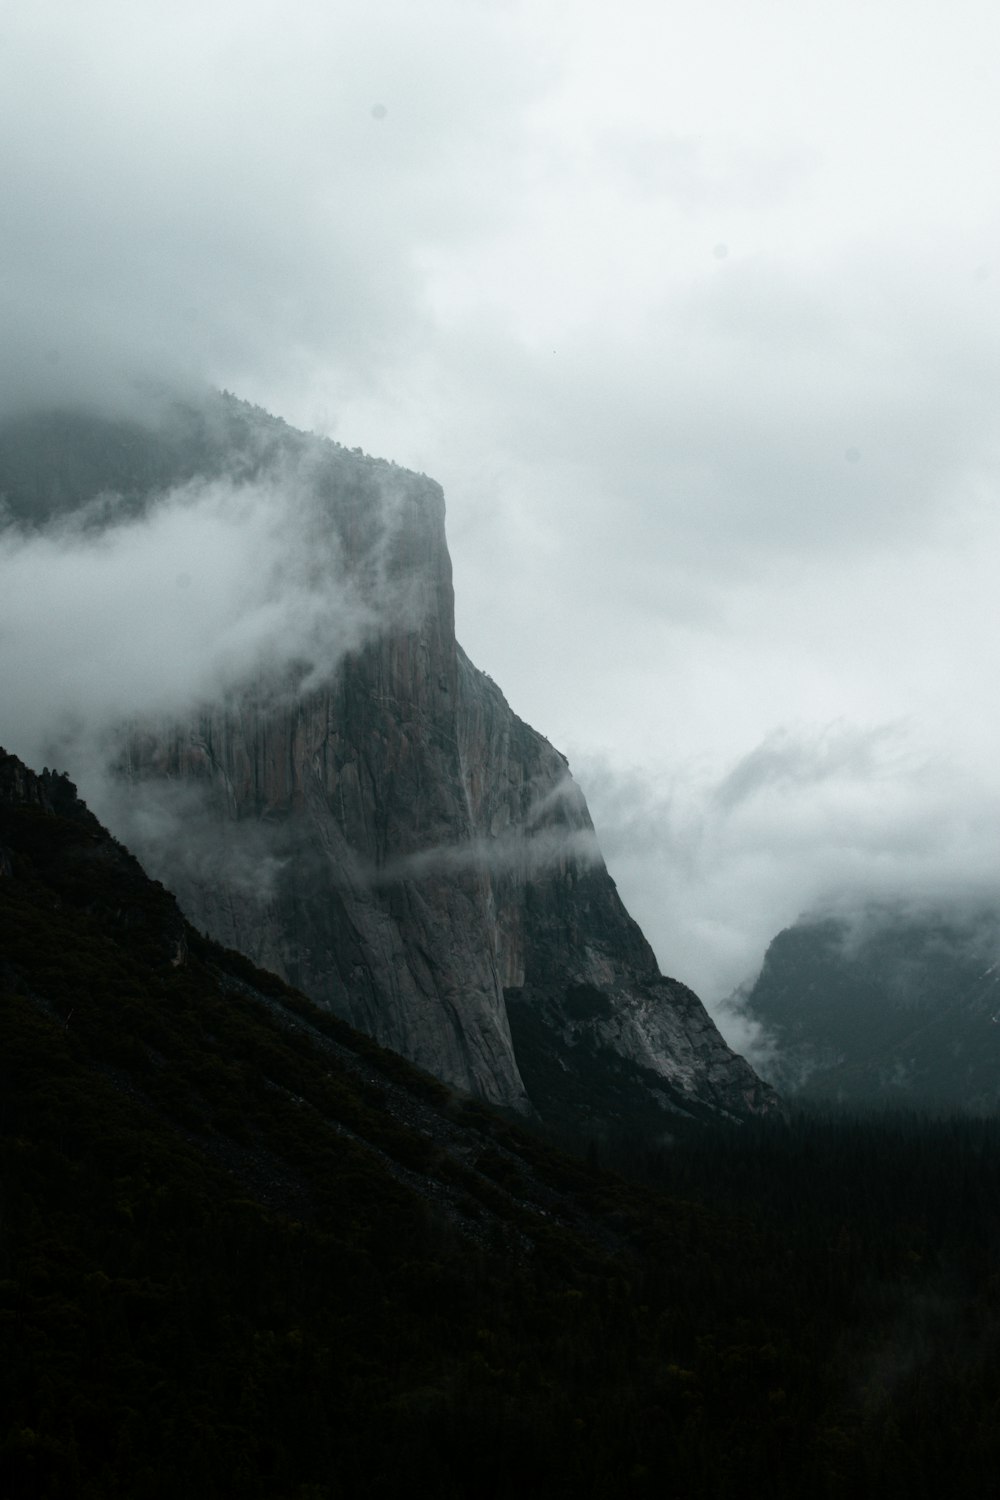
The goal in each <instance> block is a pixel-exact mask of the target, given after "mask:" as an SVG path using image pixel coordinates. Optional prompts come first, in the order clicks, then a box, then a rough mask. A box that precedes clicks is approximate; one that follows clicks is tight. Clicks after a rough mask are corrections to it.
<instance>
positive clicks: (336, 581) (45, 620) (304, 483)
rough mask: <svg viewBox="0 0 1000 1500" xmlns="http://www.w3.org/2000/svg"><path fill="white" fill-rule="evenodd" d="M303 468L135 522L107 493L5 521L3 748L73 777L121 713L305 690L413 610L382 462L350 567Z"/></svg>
mask: <svg viewBox="0 0 1000 1500" xmlns="http://www.w3.org/2000/svg"><path fill="white" fill-rule="evenodd" d="M313 461H314V460H313V459H312V457H311V456H307V457H306V458H304V459H303V460H301V461H300V462H298V463H292V462H291V461H286V462H283V463H280V464H278V466H277V467H272V468H271V470H270V471H269V472H267V473H265V474H264V475H262V476H260V477H259V478H257V479H255V480H244V481H238V480H235V479H225V478H222V479H217V480H212V481H204V482H202V481H198V482H193V483H191V484H188V485H185V486H182V487H180V488H178V489H174V490H171V491H170V492H168V493H167V494H165V495H163V496H161V497H160V498H159V499H158V500H157V501H156V502H155V503H154V504H153V505H152V506H151V508H150V509H149V510H148V511H146V512H145V513H144V514H142V515H139V516H135V515H129V514H122V515H117V514H116V512H115V507H114V503H113V502H109V503H110V507H111V508H110V515H108V514H105V513H104V511H102V509H101V507H100V506H98V512H97V513H98V516H99V517H100V520H101V524H94V522H95V512H94V508H93V507H91V508H90V509H89V510H85V511H84V512H83V513H81V514H79V515H73V516H70V517H68V518H66V519H64V520H62V521H61V522H58V523H53V524H52V525H50V526H49V527H48V528H46V529H44V530H41V531H37V530H35V531H32V530H24V529H22V528H20V527H18V526H15V525H13V524H10V525H8V526H7V528H6V529H5V530H2V531H0V679H2V681H3V683H4V693H3V696H2V699H0V742H2V743H4V744H5V745H6V746H7V748H9V749H10V750H12V751H15V752H16V753H18V754H20V755H21V756H23V757H24V758H25V759H26V760H28V761H29V762H30V763H33V764H40V763H41V762H42V761H45V762H48V763H53V762H58V763H59V764H60V765H63V766H68V768H69V769H70V770H71V771H73V773H74V775H76V774H80V773H81V768H82V767H93V766H95V765H96V763H97V762H98V761H99V759H100V756H101V754H102V747H103V746H104V745H105V743H106V742H107V741H109V740H113V738H114V736H115V732H116V729H117V726H119V725H120V724H121V723H122V722H123V721H124V720H133V719H140V720H141V719H143V718H147V717H151V716H170V715H179V714H182V713H184V712H185V711H187V710H189V709H191V708H192V707H194V706H195V705H197V704H198V703H202V702H206V701H212V700H218V699H219V698H220V697H221V696H222V695H224V694H225V693H226V692H227V691H229V690H231V689H232V688H234V687H236V686H239V685H241V684H245V683H246V682H247V681H249V680H252V681H255V682H257V683H263V684H266V683H269V682H270V683H274V682H278V683H280V684H283V690H285V691H298V692H304V691H307V690H308V689H309V688H310V687H312V686H314V685H315V684H316V683H318V682H319V681H321V680H325V679H326V678H327V677H328V676H329V675H330V674H332V673H333V672H335V671H336V669H337V666H338V665H339V663H340V662H341V661H342V660H343V658H344V656H345V655H347V654H348V653H349V652H351V651H354V650H356V649H357V648H358V647H359V646H360V645H361V644H362V643H363V642H364V641H365V640H366V639H369V638H370V637H371V636H373V635H374V634H376V633H377V632H379V631H381V630H384V629H387V628H391V627H399V626H400V625H405V624H408V623H412V622H413V621H414V620H416V619H417V618H418V617H419V615H420V613H421V611H422V609H423V605H424V601H423V598H422V595H421V593H420V587H419V581H418V580H412V579H409V580H399V579H398V578H395V577H393V578H390V576H389V569H388V565H387V556H386V552H387V546H388V544H389V542H390V540H391V535H392V511H393V504H394V498H393V481H392V477H391V471H387V473H386V476H385V478H384V482H383V495H382V499H383V507H384V510H385V512H386V522H385V526H384V528H383V532H382V534H381V541H378V542H376V544H375V550H374V553H373V555H372V556H371V557H370V558H368V559H367V566H366V568H365V569H364V570H361V569H359V568H358V567H355V568H354V569H353V570H352V572H351V573H350V575H349V574H348V572H347V570H346V569H345V567H344V563H343V559H342V557H341V554H340V547H339V542H338V538H337V534H336V531H335V530H334V528H332V527H331V526H330V525H329V523H328V520H327V518H326V516H325V513H324V506H323V503H322V498H321V494H320V492H319V491H318V490H317V489H316V487H315V486H314V484H313V474H312V468H311V466H312V462H313ZM83 774H84V778H85V783H86V775H87V773H86V771H84V772H83Z"/></svg>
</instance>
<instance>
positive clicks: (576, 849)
mask: <svg viewBox="0 0 1000 1500" xmlns="http://www.w3.org/2000/svg"><path fill="white" fill-rule="evenodd" d="M199 485H200V486H202V488H203V490H204V489H206V487H211V486H215V490H214V491H212V493H217V492H218V491H219V489H220V487H222V488H223V489H224V490H225V491H226V493H227V494H229V495H230V496H231V497H235V499H234V501H233V503H236V502H237V501H239V502H240V503H247V498H246V497H247V496H251V497H256V498H255V499H254V503H255V504H257V503H258V502H259V503H260V504H266V505H268V506H270V507H271V510H270V511H269V512H268V514H269V516H270V517H271V519H270V522H269V524H270V525H271V528H272V532H273V535H274V539H275V546H276V547H278V548H279V550H281V564H280V566H276V567H275V570H274V572H275V576H274V579H273V580H272V581H271V583H270V584H269V587H270V588H271V590H272V592H271V593H270V594H268V596H267V599H266V601H265V602H266V604H267V606H268V607H269V608H271V609H272V610H273V611H274V616H275V619H276V620H277V621H278V624H277V625H276V626H275V630H274V640H273V641H272V640H270V639H269V640H268V641H267V642H266V650H258V653H257V656H256V658H255V659H254V660H252V661H246V660H244V661H243V662H242V663H241V665H240V671H239V673H235V672H232V671H231V672H230V675H229V677H228V679H227V680H225V681H224V682H221V683H220V685H219V686H218V688H217V689H216V691H215V692H214V693H213V694H212V695H211V696H208V695H204V696H202V698H201V700H200V701H198V702H197V703H195V704H194V706H192V707H190V708H189V709H185V710H184V711H177V710H176V709H174V708H171V709H170V711H168V712H163V713H160V714H159V715H156V714H151V713H149V712H147V713H146V714H144V715H143V716H142V717H139V716H136V717H134V718H133V719H132V720H131V721H130V723H129V725H128V726H127V728H126V729H124V730H123V731H122V732H121V734H120V736H119V739H118V750H117V752H116V758H117V772H118V776H119V793H118V794H117V795H114V796H112V795H108V794H107V792H106V791H105V795H104V801H103V802H102V806H101V810H102V813H103V815H104V816H105V818H106V819H107V820H108V822H109V823H110V825H111V826H112V827H114V829H115V831H116V832H117V833H118V834H119V835H120V836H121V837H122V838H123V839H124V841H125V842H126V843H127V844H128V845H129V847H130V848H132V849H134V850H135V852H136V853H137V855H138V856H139V857H140V859H141V860H142V862H143V865H144V866H145V867H146V868H147V869H148V870H149V871H150V872H151V873H152V874H153V875H155V876H156V877H157V878H159V879H161V880H163V881H164V882H165V883H166V884H167V885H168V886H169V887H170V888H171V889H172V890H173V891H175V892H176V894H177V896H178V899H179V901H180V904H181V907H182V909H183V910H184V912H185V913H186V915H187V916H188V918H189V919H190V920H191V921H192V922H193V923H194V924H195V925H196V926H197V927H198V928H200V929H202V930H203V931H205V932H207V933H208V934H210V935H211V936H212V937H213V938H215V939H217V940H219V941H221V942H223V943H224V944H226V945H227V946H229V947H232V948H236V949H238V950H240V951H241V952H243V953H245V954H246V955H247V956H248V957H249V958H251V959H252V960H253V961H254V962H255V963H257V964H259V965H261V966H262V967H264V968H267V969H269V970H272V971H273V972H275V973H277V974H279V975H281V976H283V977H284V978H286V979H287V980H288V981H289V982H291V983H292V984H294V985H295V986H296V987H298V988H300V989H302V990H303V991H304V992H305V993H306V994H308V995H309V996H311V997H312V998H313V999H314V1000H316V1001H317V1002H318V1003H320V1004H322V1005H324V1006H326V1007H328V1008H329V1009H331V1010H332V1011H333V1012H334V1013H336V1014H337V1015H339V1016H341V1017H343V1018H344V1019H345V1020H347V1021H349V1022H350V1023H351V1024H352V1025H354V1026H356V1027H359V1028H360V1029H362V1030H364V1031H365V1032H367V1033H368V1034H369V1035H371V1036H373V1037H374V1038H376V1039H377V1040H378V1041H379V1042H380V1043H382V1044H383V1045H385V1046H387V1047H390V1048H392V1049H393V1050H395V1051H398V1052H400V1053H401V1054H403V1055H404V1056H406V1057H408V1058H410V1059H411V1060H413V1061H414V1062H416V1063H417V1064H418V1065H420V1066H421V1067H423V1068H425V1069H427V1070H428V1071H430V1072H433V1073H434V1074H436V1075H437V1076H438V1077H439V1078H441V1079H442V1080H444V1081H445V1082H447V1083H449V1084H452V1085H455V1086H458V1087H460V1088H462V1089H464V1090H467V1091H469V1092H471V1093H473V1094H476V1095H478V1096H480V1097H481V1098H483V1099H485V1100H488V1101H491V1102H493V1103H495V1104H498V1105H502V1106H505V1107H507V1108H509V1109H513V1110H515V1111H522V1112H527V1113H537V1114H539V1115H541V1116H542V1117H543V1118H544V1119H546V1120H548V1121H550V1122H552V1123H556V1124H563V1125H566V1126H569V1127H572V1128H573V1129H579V1128H586V1129H589V1130H593V1131H597V1132H598V1133H600V1132H602V1131H605V1130H607V1129H617V1128H621V1127H624V1126H629V1127H632V1126H637V1125H641V1126H642V1127H643V1128H653V1129H656V1128H661V1127H662V1126H663V1125H666V1124H667V1123H668V1122H669V1120H670V1119H671V1118H673V1117H677V1116H678V1115H696V1116H713V1115H719V1114H722V1115H732V1116H737V1117H742V1116H745V1115H746V1114H748V1113H752V1112H754V1111H758V1110H767V1109H770V1108H773V1107H774V1096H773V1094H772V1093H771V1091H770V1090H769V1089H768V1088H767V1087H765V1086H764V1085H762V1084H761V1082H760V1080H759V1079H758V1078H757V1077H756V1076H755V1075H754V1073H753V1072H752V1070H751V1069H750V1067H749V1066H748V1065H747V1064H746V1063H745V1062H744V1061H743V1060H742V1059H740V1058H738V1057H736V1056H735V1055H734V1054H733V1053H732V1052H731V1051H730V1050H729V1049H728V1047H727V1046H726V1045H725V1043H724V1042H723V1040H722V1038H721V1036H720V1035H719V1033H718V1031H717V1030H716V1028H715V1026H714V1024H713V1023H712V1022H711V1020H710V1019H709V1018H708V1016H707V1014H706V1012H705V1010H704V1008H703V1007H702V1005H701V1003H700V1001H699V1000H698V999H697V998H696V997H695V996H694V995H693V994H692V993H691V992H690V991H689V990H688V989H686V988H685V987H684V986H683V985H681V984H679V983H677V982H676V981H674V980H671V979H666V978H664V977H663V976H662V975H661V974H660V972H659V969H658V967H657V964H656V960H655V958H654V956H653V953H652V951H651V949H650V947H649V945H648V943H647V942H646V940H645V938H644V937H643V935H642V933H641V932H640V930H639V928H638V927H637V926H636V924H635V923H634V922H633V921H632V919H631V918H630V917H629V915H628V913H627V912H626V910H625V908H624V906H623V905H622V902H621V900H620V898H619V896H618V893H617V890H616V888H615V885H614V882H613V881H612V879H611V878H610V876H609V874H608V872H607V869H606V867H605V865H604V862H603V860H602V859H601V856H600V852H599V849H598V846H597V842H596V838H595V834H594V829H593V826H592V823H591V820H590V816H589V813H588V811H587V808H586V804H585V801H584V798H583V796H582V794H581V792H580V790H579V788H578V787H577V786H576V784H575V783H574V781H573V779H572V777H571V775H570V773H569V769H568V766H567V764H566V761H565V759H564V757H563V756H561V755H560V754H559V753H558V751H556V750H555V749H554V748H553V747H552V746H551V745H550V744H549V743H548V741H547V740H546V739H544V738H543V736H542V735H540V734H538V733H537V732H536V731H535V730H533V729H531V728H530V727H529V726H528V725H526V724H525V723H523V722H522V721H521V720H520V719H519V718H518V717H517V716H516V715H515V714H514V713H513V712H512V711H511V709H510V708H509V706H508V704H507V702H506V700H505V699H504V697H503V695H502V694H501V692H500V690H499V689H498V688H497V687H496V685H495V684H494V683H493V682H492V681H491V680H490V679H489V678H488V677H487V676H486V675H484V674H483V673H482V672H479V671H478V670H477V669H476V668H475V667H474V666H473V665H472V664H471V663H470V662H469V660H468V658H467V657H466V656H465V654H464V653H463V652H462V650H461V648H460V647H459V645H458V644H457V642H456V639H455V630H454V594H453V588H452V577H451V563H450V559H449V556H448V550H447V545H446V541H445V532H444V500H443V496H442V493H441V490H440V488H439V486H438V485H436V484H435V483H434V482H433V481H431V480H429V479H427V478H425V477H424V476H421V475H416V474H412V473H409V472H407V471H405V470H403V469H400V468H398V467H396V466H395V465H393V464H389V463H386V462H384V461H382V460H376V459H371V458H368V457H366V456H364V455H363V454H361V453H360V451H357V450H355V451H347V450H345V449H343V448H341V447H339V446H338V445H337V444H334V443H332V442H329V441H326V440H322V439H319V438H315V437H311V436H307V435H305V434H302V433H299V432H296V431H294V430H293V429H292V428H290V427H288V426H287V425H286V424H285V423H284V422H281V421H280V420H278V419H275V418H272V417H270V416H268V415H266V414H265V413H263V412H261V411H260V410H259V409H257V408H253V407H249V406H247V405H246V404H244V403H242V402H238V401H236V400H235V399H234V398H232V397H228V396H223V397H218V398H215V399H213V400H212V401H210V402H205V403H201V404H193V405H183V404H175V405H173V406H170V407H165V408H163V409H162V410H161V411H160V412H159V414H158V416H157V417H156V419H155V420H152V419H148V420H145V421H137V420H134V419H133V420H129V421H122V420H112V419H99V418H96V417H93V416H86V417H85V416H83V415H81V414H79V413H76V414H51V413H50V414H46V415H35V416H33V417H30V418H24V417H22V418H21V419H19V420H17V421H8V422H7V423H6V425H5V426H4V428H3V430H2V431H0V494H2V495H3V497H4V502H5V506H6V510H7V514H8V518H9V524H12V525H15V526H18V527H21V528H24V527H33V528H36V529H41V530H42V531H43V532H44V531H45V529H46V528H48V529H50V530H51V529H52V528H54V527H58V526H60V525H63V524H64V523H65V520H66V517H67V516H75V517H77V518H80V517H82V518H83V521H82V523H81V524H85V525H87V526H90V527H91V528H97V529H102V528H104V529H107V528H112V529H113V528H114V527H115V526H120V525H122V524H126V523H128V524H133V525H134V524H137V521H138V520H141V518H143V517H147V518H155V516H156V515H157V514H158V513H161V512H162V507H163V506H164V504H165V503H167V500H168V499H169V497H170V496H171V495H173V496H176V495H178V494H180V495H182V496H188V497H190V496H191V495H192V494H194V495H197V494H198V493H199V491H198V486H199ZM303 621H304V623H303ZM207 645H208V643H206V648H207Z"/></svg>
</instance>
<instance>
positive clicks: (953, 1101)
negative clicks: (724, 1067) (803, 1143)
mask: <svg viewBox="0 0 1000 1500" xmlns="http://www.w3.org/2000/svg"><path fill="white" fill-rule="evenodd" d="M737 1003H738V1006H739V1008H740V1009H741V1010H743V1011H744V1012H745V1013H746V1014H747V1015H748V1016H749V1017H750V1018H751V1019H753V1020H755V1021H757V1022H759V1023H760V1024H761V1026H762V1027H763V1028H764V1031H765V1033H766V1034H767V1035H768V1036H769V1037H770V1038H771V1039H772V1040H773V1044H774V1050H773V1056H772V1057H771V1058H770V1060H768V1061H766V1062H764V1061H762V1062H761V1063H760V1064H759V1066H760V1067H761V1069H762V1070H763V1071H764V1073H765V1076H767V1077H768V1078H769V1079H770V1080H771V1081H772V1082H773V1083H774V1085H775V1086H776V1087H777V1088H778V1089H780V1090H781V1091H782V1093H784V1094H786V1095H788V1096H789V1097H791V1096H794V1095H797V1096H799V1097H802V1098H807V1099H815V1100H836V1101H839V1102H841V1103H845V1104H851V1105H855V1106H857V1105H873V1104H874V1105H883V1106H888V1105H892V1106H900V1107H910V1108H931V1109H938V1110H942V1109H957V1110H961V1111H972V1112H974V1113H990V1112H993V1111H996V1110H997V1109H1000V919H998V917H997V915H996V913H995V912H993V911H992V910H989V909H985V908H984V909H975V910H968V909H966V910H960V909H956V908H955V907H950V908H949V907H933V906H927V905H924V906H914V905H912V904H909V905H908V904H904V903H901V902H900V903H889V902H881V903H871V904H869V905H868V906H866V907H864V908H862V909H861V910H859V911H857V912H854V913H852V914H851V915H849V916H848V915H839V916H824V917H808V916H804V917H801V918H800V919H799V921H798V922H797V923H796V924H795V925H794V926H792V927H789V928H786V930H785V931H784V932H781V933H779V934H778V936H777V937H776V938H775V939H774V940H773V942H772V943H771V944H770V946H769V948H768V950H767V954H766V956H765V959H764V964H763V967H762V969H761V972H760V974H759V976H758V977H757V979H756V980H755V981H754V982H753V983H752V984H751V985H748V986H747V987H746V988H745V990H744V991H742V992H741V994H740V995H739V996H738V999H737Z"/></svg>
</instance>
